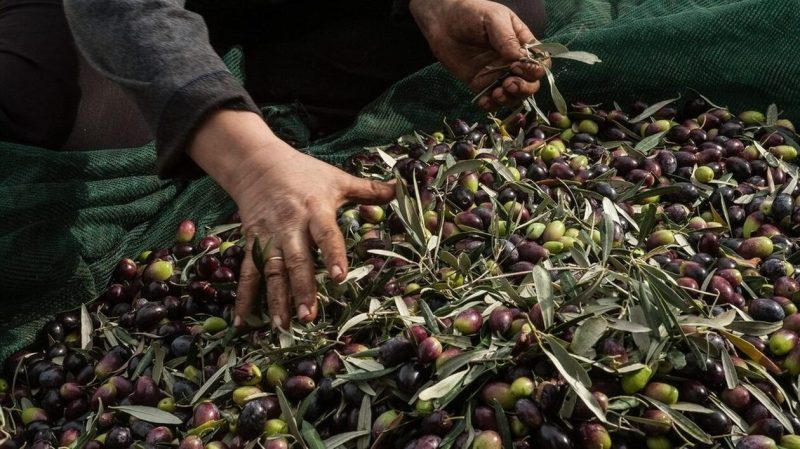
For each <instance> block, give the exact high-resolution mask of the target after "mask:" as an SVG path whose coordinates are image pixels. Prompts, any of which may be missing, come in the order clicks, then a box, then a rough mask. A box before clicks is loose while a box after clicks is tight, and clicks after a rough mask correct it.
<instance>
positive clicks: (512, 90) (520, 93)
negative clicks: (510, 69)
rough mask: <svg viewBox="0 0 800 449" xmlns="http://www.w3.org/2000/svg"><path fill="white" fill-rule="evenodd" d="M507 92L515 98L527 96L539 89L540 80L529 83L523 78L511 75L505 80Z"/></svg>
mask: <svg viewBox="0 0 800 449" xmlns="http://www.w3.org/2000/svg"><path fill="white" fill-rule="evenodd" d="M503 89H504V90H505V93H506V94H507V95H509V96H511V97H514V98H526V97H530V96H531V95H533V94H535V93H536V92H537V91H538V90H539V82H538V81H535V82H532V83H529V82H527V81H525V80H523V79H522V78H517V77H509V78H507V79H506V80H504V81H503Z"/></svg>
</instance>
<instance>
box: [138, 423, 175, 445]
mask: <svg viewBox="0 0 800 449" xmlns="http://www.w3.org/2000/svg"><path fill="white" fill-rule="evenodd" d="M173 438H174V437H173V436H172V431H171V430H170V429H169V427H166V426H158V427H153V428H152V429H150V431H149V432H147V435H146V436H145V439H144V441H145V442H146V443H147V444H154V445H155V444H159V443H169V442H171V441H172V439H173Z"/></svg>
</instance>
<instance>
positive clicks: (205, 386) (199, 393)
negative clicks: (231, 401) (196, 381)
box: [192, 364, 228, 404]
mask: <svg viewBox="0 0 800 449" xmlns="http://www.w3.org/2000/svg"><path fill="white" fill-rule="evenodd" d="M227 370H228V365H227V364H226V365H223V366H221V367H220V368H219V369H218V370H217V371H215V372H214V374H212V375H211V377H209V378H208V380H207V381H206V382H205V383H204V384H203V385H202V386H201V387H200V388H199V389H198V390H197V393H195V395H194V397H192V404H197V402H198V401H199V400H200V399H202V398H203V395H205V394H206V391H208V389H209V388H211V386H212V385H214V383H216V382H217V379H219V378H220V377H222V375H223V374H225V372H226V371H227Z"/></svg>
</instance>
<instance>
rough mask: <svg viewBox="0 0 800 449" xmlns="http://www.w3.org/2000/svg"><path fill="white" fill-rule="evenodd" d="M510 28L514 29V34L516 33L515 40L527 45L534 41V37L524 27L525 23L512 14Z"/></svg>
mask: <svg viewBox="0 0 800 449" xmlns="http://www.w3.org/2000/svg"><path fill="white" fill-rule="evenodd" d="M511 26H512V27H513V28H514V33H516V35H517V38H518V39H519V40H520V42H522V43H523V44H528V43H531V42H533V41H535V40H536V37H535V36H534V35H533V33H532V32H531V30H530V28H528V25H525V22H523V21H522V19H520V18H519V16H518V15H516V14H514V13H512V14H511Z"/></svg>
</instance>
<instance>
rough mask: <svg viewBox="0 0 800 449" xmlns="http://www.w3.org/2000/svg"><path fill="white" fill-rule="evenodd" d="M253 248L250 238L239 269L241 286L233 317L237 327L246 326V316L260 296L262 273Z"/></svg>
mask: <svg viewBox="0 0 800 449" xmlns="http://www.w3.org/2000/svg"><path fill="white" fill-rule="evenodd" d="M252 249H253V243H252V240H250V242H249V243H248V245H247V247H246V248H245V254H244V259H243V260H242V266H241V268H240V269H239V287H238V291H237V292H236V303H235V304H234V312H235V317H234V319H233V326H234V327H237V328H242V327H244V326H245V324H246V317H247V316H248V315H249V314H250V313H251V312H252V311H253V304H254V303H255V302H256V297H258V285H259V282H260V281H261V273H259V272H258V268H256V264H255V263H254V262H253V256H252V254H253V251H252Z"/></svg>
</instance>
